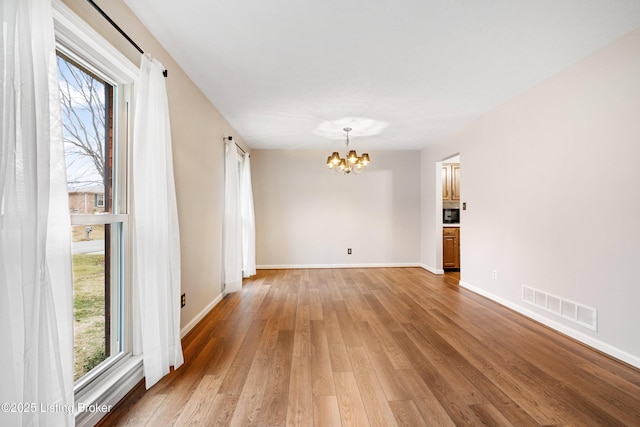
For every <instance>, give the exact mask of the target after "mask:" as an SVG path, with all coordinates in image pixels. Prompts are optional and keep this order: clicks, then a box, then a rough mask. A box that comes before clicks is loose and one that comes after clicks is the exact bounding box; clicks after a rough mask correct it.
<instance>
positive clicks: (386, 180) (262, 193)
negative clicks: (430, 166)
mask: <svg viewBox="0 0 640 427" xmlns="http://www.w3.org/2000/svg"><path fill="white" fill-rule="evenodd" d="M329 154H330V153H329V152H328V151H316V150H254V151H253V152H252V154H251V166H252V174H253V179H252V180H253V190H254V199H255V200H254V203H255V214H256V258H257V264H258V265H262V266H271V267H273V266H323V265H324V266H326V265H364V264H366V265H372V264H385V265H389V264H414V265H416V264H417V263H418V261H419V260H418V257H419V252H420V241H419V228H420V202H419V200H420V179H419V176H420V154H419V152H417V151H380V152H371V153H370V155H371V160H372V163H371V165H370V166H369V168H368V169H367V170H366V171H365V172H364V173H363V174H361V175H357V176H341V175H340V176H338V175H332V174H331V173H330V171H329V170H328V169H327V167H326V165H325V162H326V159H327V156H328V155H329ZM347 248H352V249H353V253H352V254H351V255H347Z"/></svg>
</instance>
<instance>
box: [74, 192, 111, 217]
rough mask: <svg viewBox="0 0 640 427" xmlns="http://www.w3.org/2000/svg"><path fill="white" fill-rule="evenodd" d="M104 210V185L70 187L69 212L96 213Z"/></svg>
mask: <svg viewBox="0 0 640 427" xmlns="http://www.w3.org/2000/svg"><path fill="white" fill-rule="evenodd" d="M101 212H104V187H103V186H102V185H93V186H90V187H82V188H73V187H69V213H72V214H80V215H84V214H95V213H101Z"/></svg>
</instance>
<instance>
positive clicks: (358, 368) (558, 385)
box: [102, 268, 640, 426]
mask: <svg viewBox="0 0 640 427" xmlns="http://www.w3.org/2000/svg"><path fill="white" fill-rule="evenodd" d="M458 279H459V276H458V275H457V274H456V273H449V274H445V275H444V276H436V275H433V274H431V273H429V272H427V271H425V270H422V269H419V268H388V269H387V268H379V269H318V270H262V271H259V272H258V275H257V276H255V277H253V278H251V279H249V280H245V282H244V285H243V290H242V292H239V293H236V294H232V295H228V296H227V297H225V298H224V299H223V300H222V301H221V302H220V303H219V304H218V306H217V307H215V308H214V310H213V311H212V312H211V313H210V314H209V315H207V317H205V318H204V319H203V321H202V322H200V323H199V324H198V326H196V327H195V328H194V330H193V331H191V333H190V334H189V335H188V336H187V337H185V339H184V341H183V347H184V353H185V364H184V365H183V366H182V367H180V368H179V369H177V370H176V371H174V372H172V373H171V374H169V375H168V376H167V377H165V378H164V379H163V380H162V381H160V382H159V383H158V384H157V385H156V386H155V387H153V388H151V389H150V390H148V391H146V392H145V391H144V390H143V387H141V386H139V387H137V388H136V389H135V390H134V391H133V392H132V393H130V395H129V396H128V397H127V398H125V399H124V400H123V401H122V402H121V403H120V404H119V405H118V406H117V407H116V408H115V409H114V411H113V412H112V413H111V414H110V415H109V416H108V417H107V418H105V419H104V420H103V421H102V425H105V426H110V425H118V426H143V425H148V426H157V425H177V426H183V425H203V426H218V425H220V426H222V425H224V426H226V425H232V426H338V425H344V426H369V425H372V426H396V425H397V426H421V425H425V426H453V425H458V426H462V425H490V426H507V425H515V426H535V425H545V426H551V425H572V426H617V425H620V426H640V371H638V370H637V369H634V368H632V367H629V366H627V365H625V364H623V363H620V362H617V361H615V360H613V359H611V358H609V357H607V356H605V355H602V354H600V353H598V352H596V351H593V350H591V349H589V348H587V347H585V346H582V345H581V344H579V343H576V342H574V341H572V340H570V339H568V338H566V337H564V336H562V335H560V334H558V333H556V332H554V331H552V330H550V329H547V328H546V327H543V326H541V325H539V324H537V323H535V322H533V321H531V320H528V319H526V318H524V317H522V316H520V315H518V314H516V313H514V312H512V311H510V310H508V309H505V308H503V307H501V306H499V305H497V304H495V303H493V302H491V301H489V300H487V299H485V298H483V297H480V296H478V295H476V294H474V293H472V292H469V291H466V290H464V289H460V288H458V286H457V282H458Z"/></svg>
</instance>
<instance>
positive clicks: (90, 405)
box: [75, 356, 144, 426]
mask: <svg viewBox="0 0 640 427" xmlns="http://www.w3.org/2000/svg"><path fill="white" fill-rule="evenodd" d="M143 378H144V372H143V370H142V356H131V357H128V358H127V359H126V360H124V361H123V362H122V363H121V364H120V365H119V366H117V367H114V369H113V371H112V372H109V373H108V374H106V375H105V377H104V378H103V379H101V381H100V382H99V384H96V387H93V388H91V389H90V390H86V391H83V393H81V396H79V397H78V398H76V402H75V408H76V413H75V418H76V426H94V425H96V423H98V421H100V419H101V418H102V417H104V416H105V415H107V414H108V413H109V411H111V410H112V409H113V408H114V407H115V405H116V403H118V402H119V401H120V400H121V399H122V398H123V397H124V396H125V395H126V394H127V393H128V392H129V391H131V390H132V389H133V388H134V387H135V386H136V385H137V384H138V383H139V382H140V381H141V380H142V379H143Z"/></svg>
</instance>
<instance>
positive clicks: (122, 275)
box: [52, 1, 142, 425]
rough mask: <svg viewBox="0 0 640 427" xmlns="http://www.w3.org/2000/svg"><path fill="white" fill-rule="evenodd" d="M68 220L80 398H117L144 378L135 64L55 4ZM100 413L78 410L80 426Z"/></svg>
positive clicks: (86, 401)
mask: <svg viewBox="0 0 640 427" xmlns="http://www.w3.org/2000/svg"><path fill="white" fill-rule="evenodd" d="M52 5H53V8H54V10H53V12H54V26H55V31H56V42H57V50H58V71H59V87H60V103H61V113H62V114H61V115H62V122H63V123H62V124H63V137H64V141H65V158H66V163H67V179H68V190H69V205H70V206H69V214H70V219H71V225H72V236H71V238H72V268H73V286H74V356H75V361H74V362H75V364H74V365H75V366H74V379H75V381H76V382H75V395H76V402H77V403H84V404H98V405H102V404H114V403H115V402H117V401H118V400H119V399H120V398H122V397H123V396H124V395H125V394H126V393H127V392H128V391H129V390H130V389H131V388H133V386H135V384H136V383H137V382H138V381H140V380H141V379H142V365H141V361H140V358H139V357H135V356H133V352H132V350H133V342H132V341H133V340H132V336H133V332H132V331H133V328H132V320H131V319H132V317H133V313H132V295H131V289H130V250H129V247H130V238H129V232H128V230H129V215H128V205H127V188H128V186H127V181H128V173H127V167H128V163H127V159H128V150H129V147H128V138H129V132H130V131H129V111H132V107H131V105H130V102H129V98H130V93H131V90H132V83H133V81H134V80H135V78H136V77H137V74H138V70H137V67H135V66H134V65H133V64H132V63H131V62H130V61H129V60H127V59H126V58H125V57H124V56H123V55H122V54H121V53H120V52H118V51H117V50H116V49H115V48H113V46H111V45H110V44H109V43H107V42H106V41H105V40H104V39H103V38H102V37H101V36H100V35H98V34H97V33H96V32H95V31H94V30H93V29H91V28H90V27H89V26H87V25H86V24H85V23H84V22H83V21H82V20H81V19H80V18H78V17H77V16H76V15H75V14H74V13H73V12H72V11H71V10H70V9H69V8H68V7H66V6H65V5H64V4H62V3H61V2H58V1H54V2H52ZM102 415H104V414H103V413H97V412H93V413H92V412H88V411H85V412H79V413H77V414H76V423H77V424H78V425H83V424H88V425H93V424H95V423H96V422H97V421H98V420H99V419H100V417H101V416H102Z"/></svg>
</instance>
